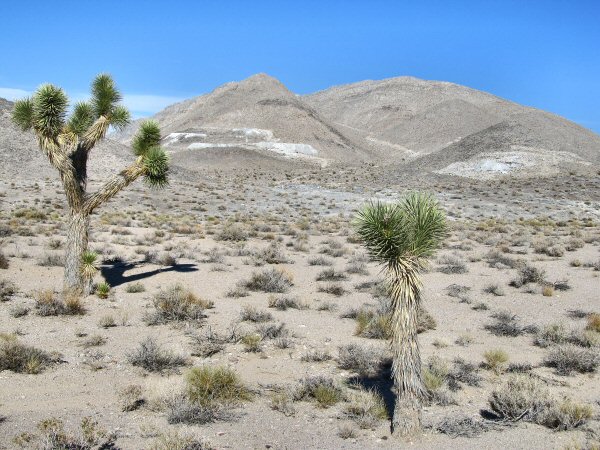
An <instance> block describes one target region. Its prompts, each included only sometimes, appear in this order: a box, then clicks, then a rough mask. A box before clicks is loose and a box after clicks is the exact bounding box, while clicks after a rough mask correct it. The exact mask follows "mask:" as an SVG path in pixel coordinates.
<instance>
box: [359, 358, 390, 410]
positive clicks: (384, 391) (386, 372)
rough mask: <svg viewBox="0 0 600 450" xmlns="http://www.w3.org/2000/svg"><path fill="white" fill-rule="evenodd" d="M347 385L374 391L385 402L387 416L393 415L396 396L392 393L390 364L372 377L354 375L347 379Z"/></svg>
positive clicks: (386, 364) (387, 363) (385, 365)
mask: <svg viewBox="0 0 600 450" xmlns="http://www.w3.org/2000/svg"><path fill="white" fill-rule="evenodd" d="M348 384H356V385H358V386H361V387H363V388H365V389H369V390H374V391H376V392H378V393H379V395H381V397H382V398H383V401H384V402H385V408H386V409H387V412H388V415H389V416H390V417H392V416H393V415H394V405H395V403H396V394H395V393H394V381H393V379H392V362H391V361H387V362H386V363H385V364H384V365H382V367H381V369H380V370H379V371H378V372H377V373H375V374H373V375H355V376H353V377H350V378H349V379H348Z"/></svg>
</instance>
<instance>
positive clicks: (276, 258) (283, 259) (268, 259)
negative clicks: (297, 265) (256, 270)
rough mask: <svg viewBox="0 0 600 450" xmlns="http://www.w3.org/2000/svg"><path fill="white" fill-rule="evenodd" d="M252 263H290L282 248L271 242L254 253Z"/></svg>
mask: <svg viewBox="0 0 600 450" xmlns="http://www.w3.org/2000/svg"><path fill="white" fill-rule="evenodd" d="M253 256H254V260H255V262H254V264H256V265H262V264H286V263H290V262H291V261H290V259H289V258H288V257H287V256H286V255H285V253H284V252H283V249H282V248H281V247H280V246H279V244H277V242H272V243H271V244H269V246H267V247H266V248H264V249H262V250H260V251H257V252H255V253H254V255H253Z"/></svg>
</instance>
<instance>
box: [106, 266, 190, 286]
mask: <svg viewBox="0 0 600 450" xmlns="http://www.w3.org/2000/svg"><path fill="white" fill-rule="evenodd" d="M140 265H141V264H139V263H129V262H115V263H111V264H103V265H102V266H101V267H100V273H102V276H103V277H104V279H105V280H106V282H107V283H108V284H110V285H111V286H112V287H116V286H120V285H121V284H124V283H130V282H132V281H139V280H143V279H145V278H149V277H151V276H154V275H156V274H159V273H163V272H178V273H188V272H196V271H197V270H198V268H197V267H196V264H175V265H174V266H169V267H163V268H160V269H154V270H148V271H146V272H141V273H136V274H132V275H125V272H127V271H129V270H132V269H135V268H136V267H139V266H140Z"/></svg>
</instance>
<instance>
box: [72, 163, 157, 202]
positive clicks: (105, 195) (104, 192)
mask: <svg viewBox="0 0 600 450" xmlns="http://www.w3.org/2000/svg"><path fill="white" fill-rule="evenodd" d="M145 170H146V169H145V167H144V165H143V163H142V158H138V159H137V160H136V162H135V163H134V164H132V165H131V166H129V167H127V168H126V169H124V170H122V171H121V172H120V173H119V174H118V175H115V176H113V177H112V178H110V179H109V180H108V181H106V182H105V183H104V185H103V186H102V187H101V188H100V189H98V191H96V192H95V193H94V194H92V195H90V196H89V197H88V198H87V199H86V201H85V203H84V204H83V207H82V210H83V212H84V213H85V214H90V213H91V212H92V211H94V209H96V208H97V207H98V206H100V205H101V204H103V203H105V202H107V201H108V200H110V199H111V198H113V197H114V196H115V195H117V194H118V193H119V191H121V190H122V189H124V188H126V187H127V186H129V185H130V184H131V183H133V182H134V181H135V180H137V179H138V178H139V177H140V175H143V174H144V172H145Z"/></svg>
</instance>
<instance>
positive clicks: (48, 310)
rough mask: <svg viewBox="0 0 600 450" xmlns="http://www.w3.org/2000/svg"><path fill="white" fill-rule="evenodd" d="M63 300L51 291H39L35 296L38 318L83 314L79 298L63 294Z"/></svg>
mask: <svg viewBox="0 0 600 450" xmlns="http://www.w3.org/2000/svg"><path fill="white" fill-rule="evenodd" d="M62 295H63V298H60V297H58V295H57V294H55V293H54V292H52V291H51V290H44V291H39V292H37V293H36V295H35V309H36V311H37V313H38V315H40V316H61V315H77V314H84V313H85V309H84V307H83V304H82V302H81V298H80V297H79V296H78V295H77V294H75V293H73V292H65V293H63V294H62Z"/></svg>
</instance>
